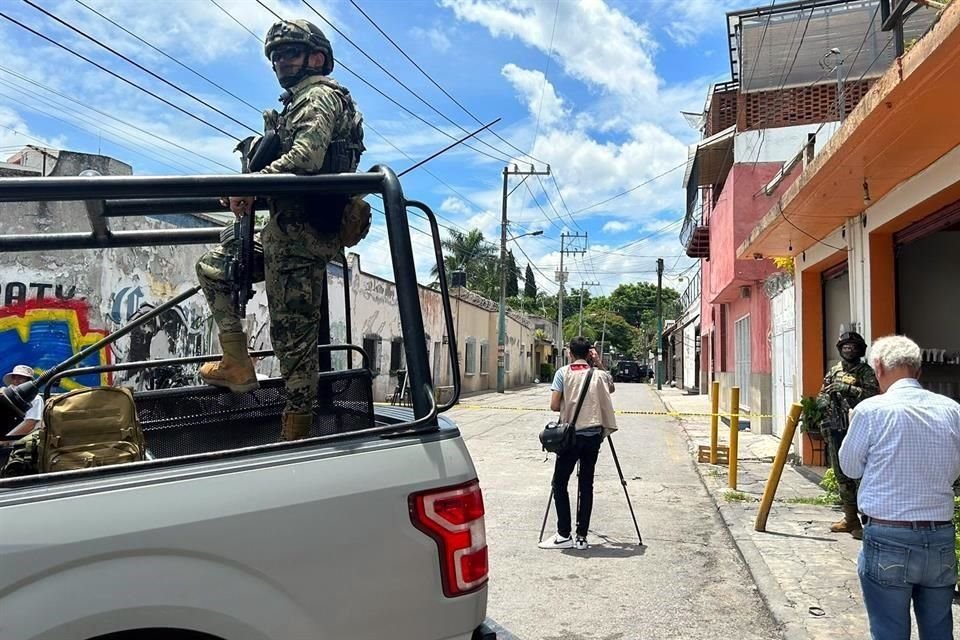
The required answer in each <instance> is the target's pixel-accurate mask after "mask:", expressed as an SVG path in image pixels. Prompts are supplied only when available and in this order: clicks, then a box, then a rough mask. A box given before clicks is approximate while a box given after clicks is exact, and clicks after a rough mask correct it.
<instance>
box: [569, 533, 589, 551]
mask: <svg viewBox="0 0 960 640" xmlns="http://www.w3.org/2000/svg"><path fill="white" fill-rule="evenodd" d="M573 548H574V549H577V550H579V551H585V550H587V549H589V548H590V545H589V544H587V539H586V538H582V537H580V536H577V539H576V541H575V542H574V543H573Z"/></svg>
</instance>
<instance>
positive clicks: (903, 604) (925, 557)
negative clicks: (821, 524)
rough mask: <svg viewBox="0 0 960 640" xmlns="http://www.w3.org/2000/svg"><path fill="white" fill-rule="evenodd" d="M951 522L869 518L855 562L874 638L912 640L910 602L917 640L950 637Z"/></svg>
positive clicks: (954, 573) (953, 581) (947, 639)
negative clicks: (894, 523) (916, 523)
mask: <svg viewBox="0 0 960 640" xmlns="http://www.w3.org/2000/svg"><path fill="white" fill-rule="evenodd" d="M953 544H954V528H953V525H952V524H946V525H940V526H936V527H932V528H930V527H918V528H911V527H891V526H887V525H882V524H874V523H872V522H871V523H868V524H867V526H866V527H864V529H863V548H862V549H861V550H860V560H859V562H858V563H857V573H858V574H859V576H860V588H861V589H862V590H863V603H864V605H865V606H866V608H867V617H868V618H869V619H870V634H871V638H873V640H909V639H910V601H911V600H913V611H914V614H915V615H916V617H917V627H918V630H919V632H920V640H953V612H952V610H951V605H952V604H953V591H954V588H955V586H956V582H957V556H956V552H955V551H954V548H953Z"/></svg>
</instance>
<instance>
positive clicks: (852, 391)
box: [818, 361, 880, 509]
mask: <svg viewBox="0 0 960 640" xmlns="http://www.w3.org/2000/svg"><path fill="white" fill-rule="evenodd" d="M831 385H833V386H834V387H839V391H837V393H839V394H840V396H841V398H842V400H843V404H844V405H846V406H844V407H842V408H841V410H842V411H848V410H849V409H852V408H854V407H855V406H857V404H858V403H859V402H860V401H861V400H863V399H864V398H869V397H870V396H873V395H876V394H878V393H880V385H879V383H878V382H877V376H876V374H874V372H873V369H872V368H871V367H870V365H868V364H866V363H862V362H861V363H853V364H851V363H848V362H845V361H841V362H839V363H837V364H835V365H834V366H833V367H832V368H831V369H830V370H829V371H828V372H827V375H825V376H824V377H823V386H822V387H821V388H820V395H819V396H818V401H819V402H820V403H821V405H822V406H826V405H827V404H828V403H830V402H832V401H833V400H832V398H831V397H830V395H829V394H827V393H826V389H827V388H828V387H830V386H831ZM821 431H822V433H823V437H824V439H825V440H826V443H827V455H828V456H829V458H830V468H831V469H833V473H834V475H835V476H836V478H837V484H839V486H840V501H841V503H842V504H843V506H844V507H845V508H847V509H850V508H853V509H856V506H857V483H856V481H855V480H853V479H851V478H848V477H847V476H846V474H844V473H843V470H842V469H840V462H839V457H838V452H839V451H840V445H841V444H842V443H843V438H844V436H845V435H846V434H847V432H846V430H843V431H841V430H838V429H833V428H822V429H821Z"/></svg>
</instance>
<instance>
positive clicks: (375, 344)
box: [363, 333, 380, 375]
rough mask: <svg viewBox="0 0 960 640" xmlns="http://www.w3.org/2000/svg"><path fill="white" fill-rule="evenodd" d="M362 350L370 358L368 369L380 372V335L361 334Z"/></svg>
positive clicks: (374, 373) (374, 372)
mask: <svg viewBox="0 0 960 640" xmlns="http://www.w3.org/2000/svg"><path fill="white" fill-rule="evenodd" d="M363 350H364V351H365V352H366V354H367V357H368V358H369V359H370V371H372V372H373V375H377V374H378V373H380V336H378V335H376V334H372V333H371V334H367V335H365V336H363Z"/></svg>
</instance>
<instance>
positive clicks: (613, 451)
mask: <svg viewBox="0 0 960 640" xmlns="http://www.w3.org/2000/svg"><path fill="white" fill-rule="evenodd" d="M607 443H608V444H609V445H610V453H611V454H613V463H614V464H615V465H616V467H617V474H618V475H619V476H620V484H621V485H622V486H623V495H624V496H625V497H626V498H627V506H628V507H630V517H631V518H633V527H634V528H635V529H636V530H637V543H638V544H640V545H643V536H641V535H640V525H638V524H637V515H636V514H635V513H634V512H633V503H632V502H630V494H629V493H627V479H626V478H624V477H623V469H621V468H620V458H618V457H617V450H616V449H614V447H613V438H612V437H611V436H607ZM579 477H580V463H577V478H579ZM552 504H553V485H552V484H551V486H550V497H549V498H547V510H546V511H544V512H543V524H542V525H541V526H540V540H543V532H544V531H545V530H546V528H547V517H548V516H549V515H550V506H551V505H552ZM579 510H580V493H579V491H578V492H577V511H579Z"/></svg>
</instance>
